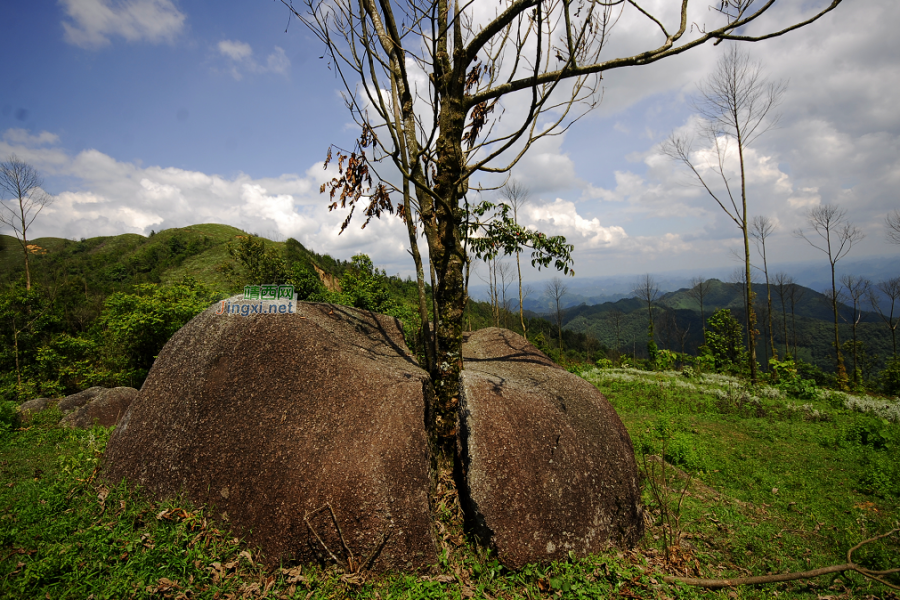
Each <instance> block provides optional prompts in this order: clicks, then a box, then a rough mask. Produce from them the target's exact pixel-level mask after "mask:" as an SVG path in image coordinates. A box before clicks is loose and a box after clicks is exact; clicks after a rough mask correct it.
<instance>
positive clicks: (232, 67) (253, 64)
mask: <svg viewBox="0 0 900 600" xmlns="http://www.w3.org/2000/svg"><path fill="white" fill-rule="evenodd" d="M216 48H217V49H218V51H219V54H221V55H222V56H224V57H225V58H226V60H227V62H228V72H229V73H231V76H232V77H234V78H235V79H237V80H240V79H242V78H243V76H244V74H245V73H277V74H279V75H287V74H288V71H290V69H291V60H290V59H289V58H288V57H287V55H286V54H285V53H284V49H283V48H280V47H279V46H275V49H274V50H273V51H272V53H271V54H269V55H268V56H267V57H266V60H265V62H264V63H263V64H261V63H259V62H257V61H256V59H255V58H254V57H253V48H252V47H251V46H250V44H248V43H247V42H242V41H240V40H222V41H220V42H219V43H218V44H217V45H216Z"/></svg>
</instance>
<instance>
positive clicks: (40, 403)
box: [16, 398, 57, 423]
mask: <svg viewBox="0 0 900 600" xmlns="http://www.w3.org/2000/svg"><path fill="white" fill-rule="evenodd" d="M56 402H57V401H56V400H53V399H52V398H34V399H32V400H26V401H25V402H23V403H22V404H20V405H19V406H17V407H16V410H17V411H18V412H19V418H20V419H21V420H22V422H23V423H30V422H31V418H32V417H33V416H34V415H36V414H38V413H39V412H41V411H44V410H46V409H48V408H50V407H51V406H54V405H55V404H56Z"/></svg>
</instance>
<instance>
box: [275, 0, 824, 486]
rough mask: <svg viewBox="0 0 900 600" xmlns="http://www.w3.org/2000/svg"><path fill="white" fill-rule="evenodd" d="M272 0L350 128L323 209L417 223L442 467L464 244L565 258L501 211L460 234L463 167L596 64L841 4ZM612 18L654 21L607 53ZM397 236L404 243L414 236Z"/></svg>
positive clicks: (578, 90)
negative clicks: (497, 219) (479, 238)
mask: <svg viewBox="0 0 900 600" xmlns="http://www.w3.org/2000/svg"><path fill="white" fill-rule="evenodd" d="M282 2H283V4H284V5H285V7H287V9H288V10H289V11H290V12H291V13H292V14H293V15H295V16H296V17H297V18H298V19H299V20H300V21H301V22H303V23H304V24H305V25H306V26H307V27H308V28H309V30H310V31H311V32H312V34H313V35H315V36H316V37H317V38H318V39H319V40H320V41H321V42H322V43H323V45H324V46H325V53H324V56H325V57H326V60H327V63H328V68H330V69H331V70H332V71H331V72H332V73H334V74H335V76H336V78H337V79H338V80H339V81H340V82H341V84H342V85H343V87H344V100H345V102H346V105H347V108H348V110H349V111H350V113H351V116H352V117H353V119H354V120H355V122H356V123H357V124H358V125H359V127H360V137H359V138H358V140H357V142H356V143H355V145H354V146H353V148H352V149H340V148H338V149H337V157H336V160H335V161H334V162H335V166H336V167H337V171H338V175H337V176H336V177H334V178H333V179H332V180H331V181H328V182H326V183H325V184H324V185H323V186H322V190H323V191H324V192H327V193H329V195H330V199H329V205H330V207H331V208H334V209H342V210H345V211H347V217H346V219H345V220H344V222H343V227H346V226H348V225H349V223H350V220H351V218H352V216H353V211H354V209H355V208H356V207H358V206H361V207H362V208H361V212H362V216H363V218H364V219H366V222H368V221H369V220H371V219H373V218H378V217H380V216H381V215H383V214H388V213H395V214H396V213H399V214H400V215H401V216H402V217H403V218H405V219H410V220H414V221H415V223H416V228H415V232H416V234H418V232H419V231H420V229H419V227H421V232H422V235H423V237H424V240H425V242H426V243H427V245H428V255H429V260H430V262H431V265H432V266H433V267H434V270H435V277H434V281H435V284H434V290H433V291H434V302H435V304H436V306H437V314H435V315H434V321H435V323H436V341H435V344H436V356H435V364H434V369H433V370H432V373H431V376H432V379H433V381H434V384H435V390H436V394H437V400H436V402H435V405H434V410H431V411H429V419H430V422H429V424H428V427H427V429H428V432H429V439H430V441H431V443H432V446H433V447H434V448H436V450H437V453H438V455H439V462H440V463H441V464H442V465H444V466H446V465H447V464H449V463H448V462H447V460H446V459H450V458H452V457H453V455H454V453H455V448H456V431H457V430H458V425H459V422H458V421H459V414H458V413H459V410H458V391H459V383H460V373H461V370H462V363H463V360H462V356H463V354H462V324H463V315H464V311H465V307H466V300H467V299H466V295H465V277H464V270H465V265H466V259H467V256H468V252H467V245H470V244H471V246H472V247H475V246H478V249H479V251H482V250H484V251H486V250H487V248H488V247H490V246H493V245H495V244H496V243H498V242H500V243H501V244H502V245H503V246H504V249H514V248H515V247H517V246H518V247H522V248H526V247H528V248H531V251H532V255H531V256H532V264H534V265H540V266H543V267H547V266H550V265H553V266H554V267H556V268H557V269H559V270H561V271H563V272H569V270H570V268H571V263H572V260H571V251H572V246H571V245H569V244H567V243H566V241H565V240H564V239H562V238H559V237H549V236H546V235H543V234H540V233H539V232H535V231H529V230H523V229H521V228H516V227H515V226H514V225H513V224H511V223H509V222H505V221H504V222H503V223H502V227H500V228H499V229H495V230H493V231H492V232H491V235H490V236H488V239H486V240H484V241H483V244H482V245H480V246H479V245H478V244H476V243H474V242H473V240H470V239H469V236H470V234H471V232H472V227H473V223H472V220H473V211H472V210H470V207H469V206H468V192H469V190H470V188H472V189H474V188H475V187H476V186H474V184H473V185H470V182H471V181H474V180H473V177H478V176H479V175H482V174H486V175H491V174H495V175H496V174H499V175H502V174H505V173H509V172H510V171H511V170H512V169H513V168H514V167H515V165H516V164H517V163H518V162H519V160H521V158H522V157H523V156H524V155H525V154H527V152H528V151H529V150H530V149H531V148H532V147H533V146H534V144H535V143H537V142H538V141H539V140H542V139H545V138H548V136H553V135H560V134H562V133H564V132H565V131H566V130H567V128H568V127H569V126H571V125H572V123H574V122H575V121H577V120H578V119H579V118H581V117H582V116H583V115H585V114H586V113H587V112H588V111H589V110H591V109H592V108H594V107H595V106H597V105H598V104H599V102H600V99H601V98H602V95H603V92H604V88H603V85H602V82H601V79H602V76H603V74H604V73H606V72H609V71H612V70H615V69H621V68H626V67H634V66H641V65H647V64H651V63H655V62H658V61H660V60H663V59H665V58H668V57H671V56H676V55H680V54H683V53H684V52H687V51H689V50H692V49H694V48H697V47H699V46H701V45H703V44H706V43H718V42H721V41H723V40H734V41H740V42H756V41H761V40H765V39H770V38H773V37H777V36H781V35H784V34H786V33H788V32H790V31H793V30H795V29H797V28H799V27H803V26H806V25H809V24H810V23H813V22H814V21H816V20H818V19H819V18H821V17H822V16H823V15H825V14H827V13H829V12H830V11H832V10H834V9H835V8H836V7H837V6H839V5H840V4H841V0H831V1H828V0H816V2H818V3H820V4H819V5H818V6H817V8H815V9H812V11H811V13H808V14H809V16H808V17H806V16H805V15H804V16H803V17H799V18H798V20H796V21H791V22H787V23H779V22H778V21H771V20H769V19H768V15H769V14H770V13H769V11H770V10H771V9H772V8H773V7H774V6H775V5H776V4H781V3H782V2H779V1H778V0H768V1H767V2H765V3H762V4H759V5H756V4H754V3H753V2H751V1H749V0H722V1H721V2H716V3H715V5H714V7H713V9H714V10H713V11H709V12H706V11H707V3H705V2H700V1H699V0H694V1H691V0H681V2H680V6H679V7H678V10H676V11H674V12H671V13H669V14H666V15H663V13H661V12H657V9H655V8H653V9H651V8H650V7H649V6H647V7H645V6H642V4H643V3H642V2H640V1H639V0H628V1H627V2H620V1H610V2H607V1H602V2H601V1H591V0H547V1H543V0H510V1H509V2H504V3H501V4H499V5H495V8H493V9H491V8H488V9H487V10H485V8H486V7H485V6H484V3H482V2H464V3H460V2H453V1H451V0H405V1H403V0H358V1H357V0H296V2H295V1H294V0H282ZM654 12H657V14H656V15H654V14H653V13H654ZM623 19H624V20H625V21H626V22H628V23H629V26H633V27H646V28H649V29H652V30H653V31H654V32H655V39H653V40H652V41H651V42H649V44H648V47H646V48H641V49H638V50H637V52H636V53H634V54H630V53H629V54H628V55H626V56H618V57H616V56H612V55H610V52H609V45H608V43H607V42H608V41H609V35H610V32H611V31H612V29H613V28H614V26H615V25H616V23H618V22H620V21H622V20H623ZM757 24H760V26H761V28H760V29H758V30H754V32H753V33H752V34H751V33H750V28H751V27H756V25H757ZM629 52H630V51H629ZM323 74H324V72H323ZM513 103H515V106H514V108H515V110H512V108H513ZM507 108H510V110H507ZM326 164H331V163H326ZM398 197H399V198H402V200H399V201H398V200H397V198H398ZM409 237H410V244H411V245H415V244H417V243H418V242H417V240H418V235H410V236H409ZM507 253H510V252H507ZM420 273H421V272H420V271H419V270H418V269H417V276H420ZM421 289H422V286H420V290H421ZM441 468H443V467H441Z"/></svg>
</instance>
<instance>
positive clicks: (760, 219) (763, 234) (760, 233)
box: [750, 215, 778, 359]
mask: <svg viewBox="0 0 900 600" xmlns="http://www.w3.org/2000/svg"><path fill="white" fill-rule="evenodd" d="M773 231H775V223H773V222H772V219H770V218H769V217H765V216H762V215H758V216H756V217H753V226H752V227H751V229H750V237H752V238H753V242H754V243H755V244H756V251H757V252H758V253H759V256H760V258H762V261H763V267H762V272H763V275H764V276H765V278H766V303H767V308H766V313H767V315H768V324H769V346H770V348H771V349H772V358H774V359H777V358H778V351H777V350H776V349H775V330H774V328H773V327H772V287H771V286H770V285H769V261H768V259H767V257H766V239H768V237H769V235H771V233H772V232H773Z"/></svg>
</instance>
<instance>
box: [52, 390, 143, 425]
mask: <svg viewBox="0 0 900 600" xmlns="http://www.w3.org/2000/svg"><path fill="white" fill-rule="evenodd" d="M137 395H138V391H137V390H136V389H134V388H130V387H116V388H112V389H104V388H101V391H100V393H99V394H97V395H96V396H94V397H93V398H92V399H91V400H89V401H88V402H87V404H84V405H82V406H80V407H78V408H76V409H75V410H74V411H72V412H70V413H69V414H67V415H66V416H64V417H63V418H62V419H61V420H60V422H59V424H60V425H62V426H63V427H72V428H77V429H86V428H88V427H93V426H94V425H101V426H103V427H112V426H113V425H117V424H118V423H119V421H120V420H121V419H122V417H123V416H124V415H125V412H126V411H127V410H128V407H129V406H131V403H132V401H134V399H135V398H136V397H137ZM60 404H62V401H60Z"/></svg>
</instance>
